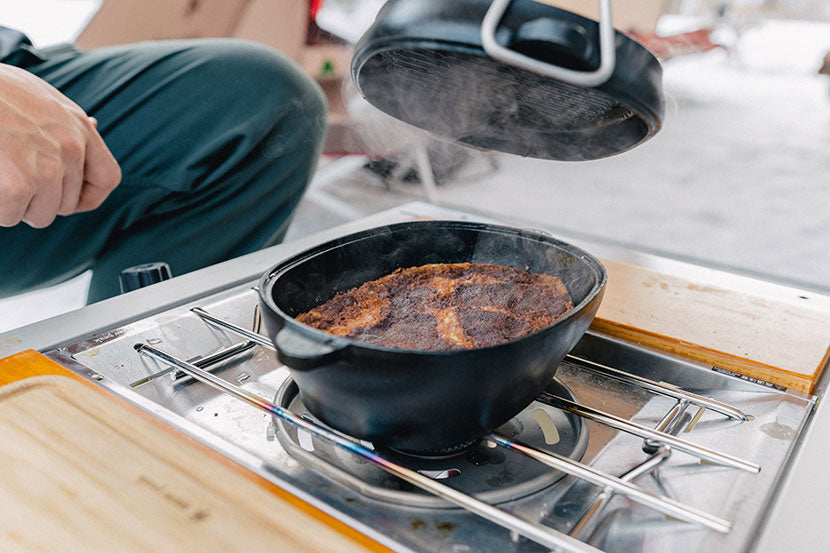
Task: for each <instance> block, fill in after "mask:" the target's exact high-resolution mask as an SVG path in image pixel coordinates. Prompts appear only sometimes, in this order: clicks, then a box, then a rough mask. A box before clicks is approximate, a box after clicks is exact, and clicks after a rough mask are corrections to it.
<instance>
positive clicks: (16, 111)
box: [0, 64, 121, 228]
mask: <svg viewBox="0 0 830 553" xmlns="http://www.w3.org/2000/svg"><path fill="white" fill-rule="evenodd" d="M96 127H97V122H96V121H95V120H94V119H92V118H90V117H87V114H86V113H85V112H84V110H82V109H81V108H80V107H79V106H78V105H77V104H75V103H74V102H73V101H72V100H70V99H69V98H67V97H66V96H64V95H63V94H61V93H60V92H59V91H58V90H57V89H55V88H54V87H52V86H51V85H50V84H49V83H47V82H46V81H44V80H42V79H40V78H38V77H36V76H35V75H32V74H31V73H29V72H27V71H24V70H22V69H19V68H17V67H12V66H9V65H3V64H0V226H2V227H12V226H15V225H17V224H18V223H20V222H24V223H26V224H28V225H30V226H32V227H34V228H44V227H47V226H49V225H50V224H52V222H53V221H54V220H55V217H56V216H57V215H71V214H73V213H80V212H82V211H91V210H93V209H95V208H97V207H98V206H100V205H101V203H102V202H103V201H104V199H106V197H107V196H108V195H109V193H110V192H112V190H113V189H114V188H115V187H116V186H118V183H119V182H120V181H121V169H120V168H119V167H118V162H116V161H115V158H114V157H113V156H112V154H111V153H110V151H109V149H108V148H107V146H106V145H105V144H104V141H103V139H101V135H99V134H98V131H97V130H96Z"/></svg>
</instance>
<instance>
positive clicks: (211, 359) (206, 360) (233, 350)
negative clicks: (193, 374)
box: [130, 341, 256, 388]
mask: <svg viewBox="0 0 830 553" xmlns="http://www.w3.org/2000/svg"><path fill="white" fill-rule="evenodd" d="M254 346H256V344H254V343H253V342H250V341H248V342H239V343H238V344H234V345H232V346H228V347H226V348H222V349H220V350H219V351H217V352H216V353H212V354H211V355H208V356H207V357H203V358H202V359H199V360H198V361H194V362H193V364H194V365H196V366H197V367H199V368H200V369H206V368H208V367H210V366H211V365H213V364H215V363H219V362H220V361H224V360H225V359H228V358H230V357H233V356H234V355H236V354H238V353H242V352H243V351H247V350H249V349H251V348H252V347H254ZM174 371H175V369H174V368H172V367H168V368H166V369H164V370H161V371H158V372H155V373H153V374H151V375H148V376H145V377H144V378H142V379H140V380H136V381H135V382H133V383H132V384H130V388H138V387H139V386H143V385H144V384H147V383H148V382H152V381H153V380H156V379H157V378H161V377H162V376H164V375H167V374H170V373H171V372H174ZM179 378H181V377H179Z"/></svg>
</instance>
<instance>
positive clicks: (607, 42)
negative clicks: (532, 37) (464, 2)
mask: <svg viewBox="0 0 830 553" xmlns="http://www.w3.org/2000/svg"><path fill="white" fill-rule="evenodd" d="M511 1H512V0H493V1H492V3H491V4H490V7H489V8H488V9H487V13H486V14H485V15H484V20H483V21H482V22H481V45H482V46H483V47H484V51H485V52H487V55H489V56H490V57H491V58H493V59H495V60H498V61H500V62H503V63H506V64H508V65H515V66H516V67H521V68H522V69H527V70H528V71H533V72H534V73H538V74H540V75H543V76H545V77H550V78H552V79H557V80H559V81H562V82H566V83H570V84H573V85H576V86H585V87H593V86H599V85H601V84H602V83H604V82H605V81H607V80H608V79H609V78H610V77H611V74H612V73H613V72H614V65H615V64H616V51H615V47H614V27H613V26H612V25H611V0H599V52H600V63H599V67H598V68H597V69H596V70H595V71H575V70H573V69H567V68H565V67H560V66H558V65H553V64H550V63H545V62H543V61H539V60H537V59H533V58H531V57H530V56H525V55H524V54H520V53H519V52H516V51H515V50H511V49H510V48H505V47H504V46H502V45H501V44H499V43H498V42H497V41H496V28H497V27H498V25H499V23H500V22H501V19H502V17H504V13H505V12H506V11H507V8H508V6H510V2H511Z"/></svg>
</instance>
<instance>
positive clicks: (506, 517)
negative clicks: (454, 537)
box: [133, 307, 760, 553]
mask: <svg viewBox="0 0 830 553" xmlns="http://www.w3.org/2000/svg"><path fill="white" fill-rule="evenodd" d="M192 312H193V313H195V314H196V315H198V316H199V317H200V318H201V319H202V320H204V321H206V322H207V323H210V324H211V325H213V326H216V327H219V328H222V329H225V330H228V331H231V332H233V333H235V334H238V335H240V336H242V337H244V338H245V339H246V341H245V342H241V343H240V344H236V345H233V346H230V347H228V348H226V349H227V350H228V351H230V350H233V349H234V348H236V349H237V350H238V349H239V348H242V347H252V346H250V344H251V343H255V344H257V345H261V346H264V347H266V348H269V349H273V344H272V343H271V342H270V341H269V340H268V339H266V338H264V337H263V336H261V335H259V334H258V333H257V332H252V331H249V330H247V329H244V328H242V327H239V326H237V325H234V324H232V323H230V322H227V321H225V320H222V319H220V318H217V317H215V316H213V315H211V314H210V313H208V312H206V311H204V310H202V309H200V308H198V307H197V308H194V309H192ZM257 319H258V317H255V323H254V328H255V329H256V328H258V322H257ZM135 348H136V350H137V351H138V352H140V353H141V354H144V355H147V356H150V357H153V358H155V359H157V360H159V361H162V362H163V363H165V364H167V365H169V366H170V368H169V369H165V370H163V371H160V372H158V373H156V374H154V375H151V376H150V377H147V378H145V379H142V381H138V382H135V383H133V386H138V385H141V384H142V383H146V382H149V381H150V380H153V379H154V378H157V377H158V376H160V375H163V374H168V373H169V372H171V371H173V370H178V371H181V374H183V375H186V376H188V377H192V378H195V379H197V380H200V381H202V382H204V383H206V384H208V385H210V386H212V387H214V388H217V389H219V390H221V391H222V392H224V393H226V394H229V395H231V396H233V397H235V398H237V399H239V400H242V401H244V402H246V403H248V404H250V405H252V406H254V407H256V408H258V409H260V410H262V411H265V412H267V413H269V414H272V415H274V416H276V417H278V418H280V419H281V420H283V421H285V422H286V423H288V424H291V425H293V426H295V427H297V428H300V429H303V430H304V431H306V432H309V433H310V434H312V435H314V436H316V437H318V438H321V439H324V440H326V441H328V442H331V443H332V444H334V445H335V446H337V447H339V448H341V449H343V450H345V451H348V452H350V453H352V454H354V455H358V456H360V457H361V458H363V459H365V460H366V461H368V462H370V463H372V464H374V465H376V466H377V467H379V468H381V469H382V470H385V471H387V472H389V473H390V474H393V475H395V476H397V477H399V478H401V479H403V480H405V481H407V482H409V483H411V484H412V485H414V486H417V487H419V488H421V489H423V490H425V491H428V492H430V493H432V494H434V495H435V496H437V497H440V498H443V499H445V500H447V501H449V502H452V503H454V504H456V505H458V506H460V507H462V508H464V509H467V510H468V511H470V512H472V513H475V514H477V515H479V516H481V517H483V518H485V519H487V520H490V521H492V522H494V523H496V524H499V525H501V526H503V527H504V528H507V529H509V530H512V531H514V532H516V533H518V534H519V535H522V536H524V537H526V538H528V539H530V540H533V541H535V542H536V543H539V544H541V545H543V546H545V547H549V548H552V549H555V550H561V551H571V552H582V553H585V552H596V551H599V550H598V549H596V548H595V547H593V546H591V545H588V544H587V543H585V542H584V541H581V539H583V538H585V537H586V536H589V535H590V533H591V530H592V528H593V526H594V524H595V523H596V521H597V519H598V516H599V514H600V513H601V512H602V510H603V509H604V507H605V506H606V505H607V504H608V502H609V501H610V499H611V498H612V497H613V496H614V495H615V494H619V495H623V496H625V497H627V498H629V499H630V500H632V501H634V502H637V503H640V504H642V505H645V506H647V507H650V508H652V509H654V510H656V511H658V512H661V513H664V514H666V515H669V516H671V517H673V518H675V519H678V520H682V521H686V522H690V523H693V524H697V525H699V526H703V527H706V528H709V529H712V530H715V531H717V532H722V533H726V532H729V530H730V528H731V524H730V522H729V521H727V520H724V519H722V518H720V517H717V516H713V515H711V514H708V513H705V512H702V511H700V510H698V509H695V508H693V507H690V506H688V505H684V504H682V503H680V502H678V501H675V500H672V499H670V498H668V497H665V496H661V495H657V494H653V493H651V492H649V491H646V490H645V489H643V488H640V487H638V486H636V485H635V484H633V483H632V482H633V481H634V480H635V479H637V478H638V477H641V476H644V475H646V474H649V473H651V472H653V471H654V470H655V469H656V468H657V467H659V466H660V465H662V464H663V463H665V462H666V461H667V460H668V459H669V458H670V456H671V455H672V452H673V451H674V450H677V451H682V452H684V453H687V454H690V455H693V456H696V457H698V458H699V459H701V460H704V461H706V462H709V463H712V464H717V465H721V466H724V467H730V468H734V469H738V470H743V471H747V472H750V473H757V472H759V471H760V466H759V465H757V464H755V463H752V462H749V461H746V460H743V459H739V458H736V457H733V456H731V455H727V454H725V453H722V452H719V451H715V450H712V449H708V448H703V447H701V446H698V445H696V444H694V443H692V442H688V441H686V440H683V439H680V438H678V437H677V436H676V435H674V433H677V432H680V431H681V430H683V429H684V428H685V429H687V430H688V429H691V427H693V426H694V425H695V424H696V423H697V420H698V419H699V418H700V415H701V414H702V413H703V411H704V410H710V411H714V412H717V413H719V414H722V415H724V416H726V417H728V418H730V419H733V420H735V421H746V420H748V417H747V416H746V415H745V414H744V413H742V412H741V411H740V410H738V409H736V408H734V407H732V406H730V405H727V404H724V403H722V402H718V401H714V400H711V399H709V398H706V397H703V396H700V395H697V394H694V393H691V392H688V391H686V390H683V389H680V388H678V387H676V386H673V385H669V384H664V383H661V382H656V381H653V380H649V379H646V378H643V377H640V376H636V375H633V374H629V373H626V372H624V371H620V370H617V369H614V368H612V367H608V366H605V365H602V364H599V363H595V362H592V361H589V360H587V359H584V358H581V357H576V356H568V357H567V358H566V361H565V362H566V363H569V364H572V365H575V366H577V367H579V368H580V370H586V371H591V372H594V373H596V374H598V375H601V376H602V377H604V378H611V379H614V380H617V381H621V382H624V383H625V384H626V385H630V386H634V387H637V388H639V389H641V390H646V391H648V392H650V393H655V394H660V395H664V396H667V397H671V398H674V399H675V405H674V406H673V407H672V408H671V409H669V410H668V411H667V412H666V414H665V416H663V418H662V420H661V421H660V423H659V424H658V425H657V427H656V428H655V429H651V428H648V427H645V426H643V425H640V424H637V423H634V422H632V421H628V420H625V419H622V418H619V417H616V416H615V415H613V414H611V413H606V412H603V411H601V410H599V409H596V408H592V407H589V406H583V405H580V404H577V403H575V402H574V401H572V399H569V398H566V397H561V396H559V395H555V394H550V393H545V394H542V396H540V397H539V398H538V401H542V402H545V403H548V404H549V405H551V406H554V407H557V408H559V409H563V410H565V411H567V412H570V413H573V414H575V415H578V416H580V417H584V418H586V419H588V420H591V421H594V422H597V423H600V424H603V425H606V426H609V427H611V428H614V429H617V430H620V431H623V432H627V433H630V434H633V435H635V436H638V437H641V438H643V439H644V442H643V449H644V450H646V451H650V452H651V455H650V456H649V457H648V458H647V459H646V460H645V461H644V462H642V463H641V464H639V465H638V466H635V467H634V468H632V469H630V470H628V471H627V472H626V473H624V474H622V475H621V476H619V477H617V476H613V475H611V474H608V473H605V472H602V471H599V470H597V469H595V468H592V467H591V466H588V465H585V464H583V463H580V462H578V461H575V460H573V459H569V458H567V457H563V456H561V455H558V454H555V453H552V452H550V451H545V450H542V449H538V448H533V447H530V446H527V445H525V444H522V443H519V442H516V441H513V440H510V439H508V438H506V437H505V436H502V435H499V434H495V433H494V434H490V435H488V436H485V437H484V439H486V440H490V441H491V442H492V443H494V444H496V445H497V446H498V447H502V448H505V449H508V450H511V451H515V452H518V453H520V454H522V455H525V456H527V457H528V458H531V459H534V460H535V461H537V462H539V463H542V464H543V465H546V466H548V467H550V468H552V469H555V470H559V471H561V472H563V473H566V474H569V475H571V476H574V477H576V478H579V479H581V480H584V481H585V482H588V483H590V484H593V485H595V486H599V488H600V490H601V491H600V493H599V495H598V496H597V497H596V498H595V499H594V500H593V502H592V503H591V504H590V505H589V507H588V509H587V510H586V511H585V513H584V514H583V515H582V517H581V518H580V519H579V520H578V522H577V523H576V524H575V525H574V526H573V528H572V529H571V530H570V532H568V533H564V532H560V531H558V530H555V529H552V528H550V527H547V526H545V525H543V524H541V523H538V522H535V521H528V520H525V519H523V518H520V517H518V516H516V515H514V514H512V513H510V512H507V511H505V510H503V509H500V508H498V507H495V506H493V505H490V504H488V503H484V502H482V501H480V500H479V499H476V498H474V497H472V496H470V495H467V494H465V493H462V492H459V491H457V490H456V489H453V488H451V487H449V486H447V485H445V484H443V483H441V482H439V481H437V480H433V479H431V478H429V477H427V476H424V475H423V474H420V473H418V472H416V471H413V470H411V469H409V468H407V467H404V466H401V465H399V464H397V463H395V462H393V461H392V460H390V459H388V458H385V457H383V456H382V455H379V454H378V453H377V452H375V451H373V450H371V449H369V448H368V447H367V445H366V444H365V443H364V442H361V441H359V440H356V439H353V438H350V437H348V436H345V435H343V434H341V433H339V432H336V431H332V430H331V429H329V428H327V427H324V426H323V425H321V424H319V423H317V422H316V421H314V420H313V419H311V418H309V417H307V416H300V415H297V414H296V413H294V412H292V411H290V410H288V409H285V408H284V407H281V406H279V405H276V404H275V403H273V402H271V401H268V400H265V399H263V398H261V397H260V396H258V395H255V394H252V393H250V392H248V391H246V390H244V389H242V388H240V387H239V386H236V385H234V384H232V383H230V382H227V381H225V380H223V379H221V378H219V377H217V376H216V375H215V374H213V373H211V372H210V371H209V369H210V368H211V367H210V363H206V362H205V360H202V361H201V362H200V363H199V365H201V367H200V366H197V365H196V364H195V363H189V362H187V361H185V360H182V359H179V358H177V357H175V356H173V355H170V354H169V353H166V352H164V351H162V350H160V349H158V348H156V347H154V346H152V345H149V344H137V345H136V346H135ZM220 353H221V352H219V353H217V354H215V355H216V356H217V358H219V357H220V355H219V354H220ZM689 406H696V407H698V414H697V416H695V417H693V418H692V419H691V421H689V422H688V423H687V422H686V418H684V417H683V415H684V413H685V411H686V410H687V408H688V407H689ZM667 430H670V431H671V433H670V432H667Z"/></svg>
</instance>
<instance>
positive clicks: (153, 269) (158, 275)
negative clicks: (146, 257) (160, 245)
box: [118, 262, 171, 294]
mask: <svg viewBox="0 0 830 553" xmlns="http://www.w3.org/2000/svg"><path fill="white" fill-rule="evenodd" d="M170 276H171V274H170V265H168V264H167V263H162V262H157V263H144V264H143V265H136V266H135V267H130V268H128V269H124V270H123V271H121V274H120V275H118V280H119V281H120V282H121V293H122V294H123V293H125V292H131V291H132V290H138V289H139V288H144V287H145V286H150V285H151V284H155V283H156V282H161V281H162V280H167V279H168V278H170Z"/></svg>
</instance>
